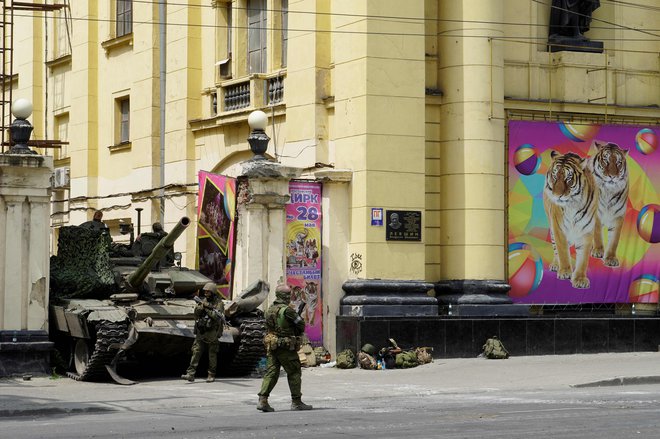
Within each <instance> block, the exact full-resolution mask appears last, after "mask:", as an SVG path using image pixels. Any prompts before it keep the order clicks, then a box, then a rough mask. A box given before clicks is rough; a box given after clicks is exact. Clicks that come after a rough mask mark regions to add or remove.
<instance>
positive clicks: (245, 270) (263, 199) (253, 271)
mask: <svg viewBox="0 0 660 439" xmlns="http://www.w3.org/2000/svg"><path fill="white" fill-rule="evenodd" d="M300 173H301V170H300V169H298V168H290V167H286V166H282V165H280V164H279V163H275V162H271V161H268V160H248V161H246V162H244V163H243V173H242V174H241V176H239V188H238V194H237V205H238V206H237V207H238V223H237V230H236V266H235V267H234V291H235V292H239V291H242V290H244V289H245V288H246V287H247V286H248V285H250V284H251V283H252V282H255V281H257V280H263V281H266V282H268V284H269V285H270V290H271V294H270V295H269V298H268V301H267V303H270V302H271V301H272V300H273V298H274V292H275V286H276V285H277V282H278V280H279V279H280V278H285V277H286V261H285V259H284V236H285V228H286V211H285V205H286V203H287V202H288V201H289V181H290V180H291V179H292V178H295V177H298V176H300ZM271 296H272V297H271Z"/></svg>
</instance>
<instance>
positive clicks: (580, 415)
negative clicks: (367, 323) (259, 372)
mask: <svg viewBox="0 0 660 439" xmlns="http://www.w3.org/2000/svg"><path fill="white" fill-rule="evenodd" d="M626 383H635V384H628V385H621V384H626ZM259 384H260V380H259V379H258V378H243V379H220V380H218V381H216V382H215V383H206V382H204V381H203V380H201V379H200V380H197V381H196V382H195V383H192V384H189V383H186V382H183V381H181V380H179V379H175V378H171V377H162V378H150V379H147V380H144V381H142V382H141V383H139V384H137V385H134V386H119V385H115V384H110V383H79V382H75V381H73V380H70V379H66V378H63V379H57V380H51V379H48V378H46V377H43V378H33V379H32V380H30V381H23V380H21V379H20V378H13V379H2V380H0V437H2V438H16V439H19V438H67V439H69V438H141V439H147V438H161V439H162V438H336V437H348V438H362V437H378V438H385V437H387V438H389V437H408V436H409V437H423V438H426V437H429V438H436V437H437V438H534V437H535V436H541V435H542V436H543V437H547V438H580V439H591V438H598V439H603V438H629V437H635V438H657V437H659V436H660V428H659V427H660V404H659V401H660V354H658V353H643V354H599V355H591V356H589V355H586V356H580V355H575V356H549V357H520V358H511V359H509V360H501V361H496V360H483V359H476V358H475V359H454V360H436V361H435V362H434V363H433V364H429V365H425V366H420V367H418V368H414V369H407V370H391V371H389V370H388V371H364V370H359V369H353V370H347V371H346V370H337V369H322V368H313V369H306V370H304V372H303V393H304V397H303V399H304V400H305V401H306V402H307V403H310V404H313V405H314V410H312V411H306V412H298V411H291V410H290V409H289V403H290V400H289V397H288V389H287V386H286V378H285V377H282V379H281V380H280V383H278V385H277V387H276V388H275V391H274V393H273V395H271V398H270V402H271V405H273V406H274V407H275V409H276V411H275V412H274V413H261V412H259V411H257V410H256V408H255V405H256V401H257V396H256V393H257V392H258V388H259Z"/></svg>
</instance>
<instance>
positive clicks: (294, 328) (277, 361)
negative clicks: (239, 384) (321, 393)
mask: <svg viewBox="0 0 660 439" xmlns="http://www.w3.org/2000/svg"><path fill="white" fill-rule="evenodd" d="M290 301H291V289H290V288H289V287H288V286H287V285H286V284H280V285H278V286H277V288H276V289H275V301H274V302H273V304H272V305H271V306H270V307H269V308H268V310H267V311H266V330H267V331H268V333H267V334H266V336H265V337H264V345H265V346H266V353H267V361H266V374H265V375H264V380H263V383H262V384H261V391H260V392H259V403H258V404H257V410H261V411H263V412H272V411H274V410H273V408H272V407H271V406H270V405H269V404H268V395H270V392H271V391H272V390H273V388H274V387H275V384H277V379H278V378H279V376H280V366H282V367H283V368H284V370H285V371H286V374H287V379H288V381H289V390H290V391H291V409H292V410H311V409H312V406H311V405H307V404H305V403H304V402H302V400H301V398H302V393H301V391H300V387H301V385H302V369H301V366H300V359H299V358H298V349H300V346H301V343H302V337H301V336H302V334H303V332H304V331H305V321H304V320H303V319H302V318H301V317H300V316H299V315H298V314H297V313H296V312H295V311H294V310H293V309H292V308H291V307H290V306H289V303H290Z"/></svg>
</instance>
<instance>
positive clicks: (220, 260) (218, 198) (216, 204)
mask: <svg viewBox="0 0 660 439" xmlns="http://www.w3.org/2000/svg"><path fill="white" fill-rule="evenodd" d="M197 219H198V223H197V254H198V255H199V271H200V273H202V274H203V275H205V276H207V277H209V278H210V279H211V280H213V282H215V283H216V284H217V285H218V291H219V293H220V294H221V295H222V296H223V297H224V298H226V299H230V298H231V290H232V275H233V271H232V269H233V265H234V264H233V262H234V235H235V234H234V227H235V219H236V180H235V179H233V178H229V177H225V176H224V175H217V174H211V173H209V172H205V171H200V172H199V199H198V201H197Z"/></svg>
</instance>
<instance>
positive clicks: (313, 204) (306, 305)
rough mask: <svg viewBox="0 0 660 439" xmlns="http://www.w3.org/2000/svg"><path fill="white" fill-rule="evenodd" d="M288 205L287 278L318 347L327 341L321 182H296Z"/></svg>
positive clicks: (293, 299) (307, 329) (291, 184)
mask: <svg viewBox="0 0 660 439" xmlns="http://www.w3.org/2000/svg"><path fill="white" fill-rule="evenodd" d="M289 194H290V195H291V200H290V202H289V204H287V206H286V243H285V255H286V277H287V284H288V285H289V286H290V287H291V303H292V305H293V306H294V308H295V309H296V311H299V312H300V315H301V316H302V317H303V318H304V319H305V324H306V325H307V327H306V330H305V332H306V333H307V336H308V337H309V340H310V342H311V343H312V345H314V346H321V345H322V344H323V299H322V295H321V184H319V183H311V182H299V181H292V182H290V183H289Z"/></svg>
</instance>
